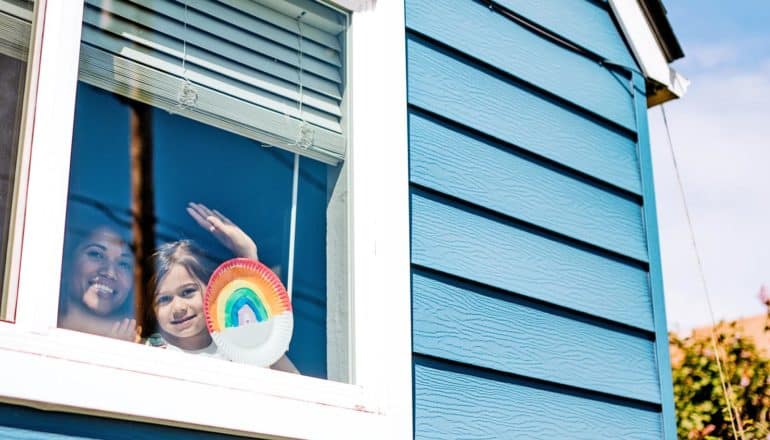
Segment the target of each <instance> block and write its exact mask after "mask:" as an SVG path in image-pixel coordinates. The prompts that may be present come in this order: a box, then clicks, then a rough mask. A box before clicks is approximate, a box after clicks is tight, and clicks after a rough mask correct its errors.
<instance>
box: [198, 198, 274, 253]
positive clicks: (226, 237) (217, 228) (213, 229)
mask: <svg viewBox="0 0 770 440" xmlns="http://www.w3.org/2000/svg"><path fill="white" fill-rule="evenodd" d="M187 213H188V214H190V217H192V218H193V219H194V220H195V222H196V223H198V225H200V227H201V228H203V229H205V230H207V231H209V232H210V233H211V235H213V236H214V237H215V238H216V239H217V240H219V242H220V243H222V244H223V245H224V246H225V247H226V248H228V249H230V251H231V252H232V253H233V254H234V255H235V256H236V257H244V258H251V259H252V260H259V258H258V255H257V244H256V243H254V240H252V239H251V237H249V236H248V234H246V233H245V232H243V230H242V229H241V228H239V227H238V225H236V224H235V223H233V222H232V221H231V220H230V219H229V218H227V217H225V216H224V214H222V213H221V212H219V211H217V210H216V209H214V210H211V209H209V208H208V207H206V205H203V204H201V203H193V202H190V203H189V204H188V205H187Z"/></svg>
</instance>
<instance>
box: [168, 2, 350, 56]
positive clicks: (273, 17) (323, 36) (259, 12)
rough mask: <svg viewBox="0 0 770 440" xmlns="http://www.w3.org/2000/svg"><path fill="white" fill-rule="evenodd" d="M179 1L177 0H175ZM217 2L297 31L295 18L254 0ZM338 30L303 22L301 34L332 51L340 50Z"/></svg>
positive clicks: (283, 27) (282, 27) (287, 29)
mask: <svg viewBox="0 0 770 440" xmlns="http://www.w3.org/2000/svg"><path fill="white" fill-rule="evenodd" d="M177 1H179V0H177ZM219 3H222V4H225V5H228V6H230V7H232V8H235V9H238V10H239V11H242V12H244V13H246V14H250V15H252V16H254V17H258V18H260V19H262V20H265V21H268V22H270V23H272V24H274V25H275V26H278V27H280V28H281V29H284V30H286V31H289V32H293V33H297V20H295V19H294V18H290V17H288V16H286V15H283V14H281V13H279V12H278V11H276V10H274V9H270V8H268V7H266V6H262V5H260V4H258V3H255V2H254V0H219ZM336 34H338V32H334V33H329V32H326V31H322V30H321V29H318V28H316V27H315V26H313V25H311V24H309V23H308V24H303V26H302V35H303V36H304V37H305V38H308V39H311V40H313V41H315V42H316V43H318V44H322V45H324V46H326V47H328V48H330V49H332V50H334V51H337V52H340V51H341V50H342V45H341V44H340V41H339V40H338V39H337V37H336V36H335V35H336Z"/></svg>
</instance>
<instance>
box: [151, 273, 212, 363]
mask: <svg viewBox="0 0 770 440" xmlns="http://www.w3.org/2000/svg"><path fill="white" fill-rule="evenodd" d="M203 285H204V284H203V282H202V281H201V280H199V279H198V277H196V276H193V275H191V274H190V272H189V271H188V270H187V268H185V267H184V266H182V265H179V264H175V265H173V266H172V267H171V270H169V271H168V273H167V274H166V276H164V277H163V279H162V280H160V282H159V283H158V290H157V292H155V302H154V309H155V316H156V317H157V319H158V325H159V326H160V329H161V330H162V332H163V333H165V334H166V335H167V336H171V337H172V338H169V339H170V341H169V342H171V343H175V345H184V346H185V347H184V348H188V349H192V348H198V349H199V348H205V347H206V345H208V344H209V343H210V342H211V341H210V339H209V337H208V330H207V329H206V316H205V314H204V313H203V289H204V288H203ZM196 337H197V338H199V339H200V343H199V344H198V345H203V346H201V347H193V346H188V345H189V344H180V342H181V341H179V339H184V338H196ZM175 339H176V340H175ZM204 344H205V345H204Z"/></svg>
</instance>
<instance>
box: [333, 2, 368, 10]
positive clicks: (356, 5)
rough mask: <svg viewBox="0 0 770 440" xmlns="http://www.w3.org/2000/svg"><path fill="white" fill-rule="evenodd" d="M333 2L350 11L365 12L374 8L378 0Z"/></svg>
mask: <svg viewBox="0 0 770 440" xmlns="http://www.w3.org/2000/svg"><path fill="white" fill-rule="evenodd" d="M332 3H334V4H336V5H338V6H339V7H341V8H343V9H347V10H348V11H352V12H363V11H368V10H370V9H372V8H374V7H375V5H376V4H377V0H332Z"/></svg>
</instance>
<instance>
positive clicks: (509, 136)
mask: <svg viewBox="0 0 770 440" xmlns="http://www.w3.org/2000/svg"><path fill="white" fill-rule="evenodd" d="M407 61H408V72H409V82H408V84H409V88H408V99H409V103H410V104H412V105H415V106H418V107H420V108H423V109H425V110H427V111H430V112H432V113H435V114H437V115H440V116H442V117H445V118H447V119H451V120H453V121H455V122H457V123H460V124H463V125H466V126H469V127H473V128H474V129H476V130H478V131H481V132H483V133H485V134H487V135H489V136H492V137H494V138H497V139H500V140H502V141H504V142H507V143H510V144H513V145H516V146H518V147H521V148H524V149H527V150H529V151H532V152H533V153H535V154H538V155H542V156H544V157H546V158H548V159H550V160H553V161H555V162H559V163H561V164H563V165H564V166H567V167H570V168H573V169H575V170H577V171H580V172H582V173H585V174H588V175H590V176H593V177H595V178H597V179H600V180H603V181H605V182H608V183H610V184H612V185H615V186H618V187H620V188H623V189H624V190H627V191H629V192H632V193H635V194H641V182H640V179H639V163H638V160H637V157H636V146H635V144H634V142H633V141H632V140H631V139H630V138H629V137H628V136H624V135H623V134H621V133H618V132H617V131H615V130H613V129H611V128H609V127H606V126H604V125H601V124H599V123H597V122H595V121H593V120H590V119H588V118H587V117H586V116H585V115H583V114H580V113H578V112H576V111H575V110H573V109H570V108H567V107H565V106H564V105H563V104H562V103H559V102H556V101H554V100H553V99H550V98H548V97H547V96H544V95H541V94H538V93H536V92H533V91H531V90H528V89H527V88H525V87H521V86H520V85H518V84H516V83H515V82H512V80H511V79H510V78H504V77H501V76H500V75H497V74H495V73H493V72H489V71H486V70H482V69H480V68H479V67H478V66H476V65H473V64H471V63H468V62H465V60H460V59H458V58H456V57H454V56H452V54H449V53H447V52H446V51H442V50H440V49H439V48H437V47H436V46H433V45H431V44H430V43H426V42H425V41H422V40H419V39H416V38H414V37H409V38H408V39H407Z"/></svg>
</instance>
